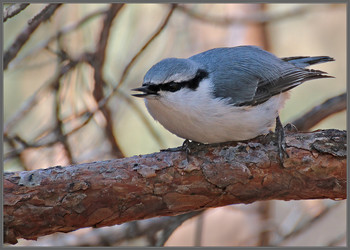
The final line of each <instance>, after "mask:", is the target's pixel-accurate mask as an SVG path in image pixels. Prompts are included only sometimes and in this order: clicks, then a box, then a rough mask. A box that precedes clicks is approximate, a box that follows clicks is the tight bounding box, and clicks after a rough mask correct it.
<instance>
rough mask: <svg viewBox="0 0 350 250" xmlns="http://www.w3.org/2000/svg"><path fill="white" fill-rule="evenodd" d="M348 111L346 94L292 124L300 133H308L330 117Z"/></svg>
mask: <svg viewBox="0 0 350 250" xmlns="http://www.w3.org/2000/svg"><path fill="white" fill-rule="evenodd" d="M344 110H346V93H343V94H341V95H338V96H335V97H332V98H330V99H328V100H326V101H325V102H323V103H322V104H320V105H318V106H316V107H314V108H312V109H311V110H309V111H308V112H306V113H305V114H304V115H303V116H302V117H300V118H298V119H297V120H295V121H293V122H291V123H292V124H293V125H294V126H296V128H297V129H298V130H299V131H307V130H309V129H311V128H312V127H313V126H315V125H316V124H318V123H319V122H321V121H322V120H323V119H325V118H327V117H328V116H330V115H333V114H335V113H338V112H341V111H344Z"/></svg>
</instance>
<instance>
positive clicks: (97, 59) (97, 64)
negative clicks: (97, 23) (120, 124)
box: [88, 4, 124, 158]
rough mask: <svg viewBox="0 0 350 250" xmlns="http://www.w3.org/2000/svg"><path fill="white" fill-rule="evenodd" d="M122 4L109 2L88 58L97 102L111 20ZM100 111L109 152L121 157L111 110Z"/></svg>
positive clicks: (100, 97)
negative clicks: (97, 36) (98, 36)
mask: <svg viewBox="0 0 350 250" xmlns="http://www.w3.org/2000/svg"><path fill="white" fill-rule="evenodd" d="M123 5H124V4H111V6H110V9H109V10H108V11H107V12H106V16H105V19H104V22H103V26H102V29H101V33H100V39H99V41H98V43H97V46H96V50H95V52H94V53H93V54H91V57H90V58H91V60H88V62H89V63H90V64H91V66H92V67H93V69H94V80H95V84H94V91H93V97H94V99H95V100H96V102H99V101H100V100H101V99H103V98H104V91H103V88H104V86H105V85H106V81H105V79H104V76H103V66H104V62H105V58H106V49H107V43H108V39H109V34H110V30H111V27H112V23H113V20H114V18H115V17H116V16H117V14H118V13H119V11H120V10H121V8H122V7H123ZM101 112H102V114H103V116H104V117H105V119H106V126H105V128H104V131H105V134H106V137H107V140H108V141H109V143H110V144H111V153H112V154H113V155H114V156H115V157H117V158H121V157H123V156H124V155H123V153H122V150H121V148H120V146H119V145H118V140H117V137H116V136H115V134H114V133H113V129H114V126H113V118H112V112H111V110H110V109H109V107H108V106H103V107H101Z"/></svg>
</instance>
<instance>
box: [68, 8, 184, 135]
mask: <svg viewBox="0 0 350 250" xmlns="http://www.w3.org/2000/svg"><path fill="white" fill-rule="evenodd" d="M176 6H177V5H172V7H171V9H170V10H169V12H168V14H167V16H166V18H165V20H164V21H163V23H162V24H161V25H160V26H159V28H157V30H156V31H155V33H154V34H153V35H152V37H151V38H150V39H149V40H148V41H147V42H146V43H145V45H144V46H142V48H141V49H140V50H139V52H137V53H136V55H135V56H134V57H133V58H132V59H131V61H130V62H129V63H128V65H127V66H126V67H125V69H124V71H123V74H122V76H121V78H120V80H119V82H118V84H117V85H116V86H115V87H114V88H113V90H112V91H111V93H109V94H108V95H107V96H106V97H105V98H103V99H102V100H100V101H99V102H98V106H97V107H96V108H95V109H94V110H93V111H91V112H90V111H85V112H82V113H81V114H80V115H79V117H82V116H84V117H86V120H85V121H84V122H83V123H82V124H80V125H78V126H77V127H75V128H74V129H72V130H71V131H70V132H68V133H69V134H73V133H75V132H76V131H78V130H79V129H81V128H82V127H84V126H85V125H86V124H87V123H89V121H90V120H91V119H92V117H93V116H94V114H95V113H96V112H98V111H99V110H100V109H101V108H102V107H104V106H105V105H106V104H107V103H108V101H109V100H110V98H111V97H112V96H113V95H114V94H115V93H117V92H118V89H119V88H120V86H121V85H122V84H123V82H124V80H125V78H126V76H127V74H128V72H129V70H130V68H131V66H132V65H133V64H134V63H135V62H136V60H137V58H138V57H139V56H140V55H141V54H142V53H143V51H145V49H146V48H147V47H148V46H149V45H150V44H151V43H152V42H153V41H154V40H155V38H156V37H157V36H159V34H160V33H161V32H162V31H163V30H164V28H165V26H166V25H167V24H168V22H169V20H170V17H171V16H172V14H173V12H174V9H175V8H176Z"/></svg>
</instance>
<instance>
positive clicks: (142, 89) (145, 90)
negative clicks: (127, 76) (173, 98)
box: [132, 87, 158, 97]
mask: <svg viewBox="0 0 350 250" xmlns="http://www.w3.org/2000/svg"><path fill="white" fill-rule="evenodd" d="M132 91H140V92H143V93H141V94H132V96H136V97H146V96H150V95H153V96H155V95H158V93H157V92H154V91H151V90H150V89H149V88H148V87H140V88H135V89H132Z"/></svg>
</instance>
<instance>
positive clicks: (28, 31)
mask: <svg viewBox="0 0 350 250" xmlns="http://www.w3.org/2000/svg"><path fill="white" fill-rule="evenodd" d="M61 5H62V4H48V5H47V6H46V7H45V8H44V9H43V10H42V11H41V12H40V13H39V14H38V15H36V16H35V17H33V18H32V19H31V20H29V21H28V26H27V27H26V28H25V29H24V30H22V32H21V33H20V34H19V35H18V36H17V38H16V39H15V41H14V42H13V43H12V45H11V46H10V47H9V48H8V49H7V50H6V51H5V53H4V70H6V69H7V67H8V65H9V63H10V62H11V61H12V59H13V58H15V57H16V55H17V54H18V52H19V51H20V49H21V48H22V47H23V45H24V44H25V43H26V42H27V41H28V40H29V38H30V36H31V35H32V34H33V32H34V31H35V30H36V29H37V28H38V27H39V25H40V24H41V23H42V22H44V21H47V20H48V19H49V18H50V17H51V16H52V15H53V14H54V13H55V11H56V10H57V9H58V8H59V7H60V6H61Z"/></svg>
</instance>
